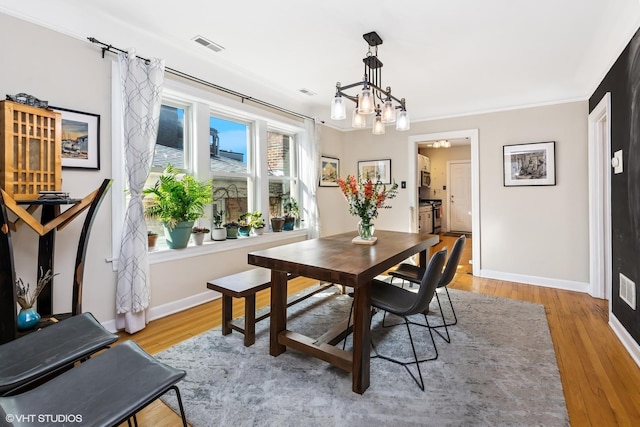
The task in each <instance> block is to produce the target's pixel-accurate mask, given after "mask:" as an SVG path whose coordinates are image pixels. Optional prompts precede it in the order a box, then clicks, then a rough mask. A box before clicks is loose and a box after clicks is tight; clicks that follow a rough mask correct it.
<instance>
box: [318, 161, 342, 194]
mask: <svg viewBox="0 0 640 427" xmlns="http://www.w3.org/2000/svg"><path fill="white" fill-rule="evenodd" d="M339 176H340V160H338V159H334V158H333V157H325V156H321V157H320V187H337V186H338V177H339Z"/></svg>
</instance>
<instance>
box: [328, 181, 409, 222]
mask: <svg viewBox="0 0 640 427" xmlns="http://www.w3.org/2000/svg"><path fill="white" fill-rule="evenodd" d="M338 186H339V187H340V190H342V194H344V197H345V199H347V202H349V213H350V214H351V215H354V216H357V217H360V219H361V220H362V222H363V223H369V222H371V220H372V219H373V218H376V217H377V216H378V209H391V206H389V205H385V202H386V201H387V200H388V199H393V198H394V197H395V196H396V194H397V193H398V184H396V183H393V185H391V186H390V187H388V188H387V186H386V185H384V184H382V183H381V182H380V181H378V182H373V181H372V180H371V179H365V180H362V179H360V180H359V179H357V178H356V177H355V176H353V175H348V176H347V178H346V179H343V178H338Z"/></svg>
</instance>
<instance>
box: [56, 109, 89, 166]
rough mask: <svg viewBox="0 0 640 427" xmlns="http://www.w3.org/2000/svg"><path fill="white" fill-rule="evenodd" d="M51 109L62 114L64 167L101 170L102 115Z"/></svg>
mask: <svg viewBox="0 0 640 427" xmlns="http://www.w3.org/2000/svg"><path fill="white" fill-rule="evenodd" d="M51 108H52V109H53V110H54V111H57V112H59V113H61V114H62V167H63V168H65V169H94V170H100V115H98V114H93V113H86V112H83V111H76V110H69V109H66V108H59V107H51Z"/></svg>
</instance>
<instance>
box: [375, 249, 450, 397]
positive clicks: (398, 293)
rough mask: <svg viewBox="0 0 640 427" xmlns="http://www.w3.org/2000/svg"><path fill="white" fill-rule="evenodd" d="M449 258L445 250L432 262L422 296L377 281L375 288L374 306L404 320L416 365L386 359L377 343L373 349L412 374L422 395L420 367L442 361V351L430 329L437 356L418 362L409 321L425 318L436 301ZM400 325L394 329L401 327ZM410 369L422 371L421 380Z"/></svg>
mask: <svg viewBox="0 0 640 427" xmlns="http://www.w3.org/2000/svg"><path fill="white" fill-rule="evenodd" d="M446 257H447V249H446V248H445V249H442V250H441V251H439V252H436V253H435V254H434V255H433V256H432V257H431V260H430V261H429V264H428V265H427V268H426V269H425V273H424V275H423V276H422V280H421V281H420V288H419V289H418V292H417V293H416V292H411V291H408V290H406V289H402V288H399V287H397V286H393V285H390V284H389V283H386V282H382V281H379V280H374V281H373V283H372V287H371V306H372V307H375V308H378V309H380V310H383V311H384V312H385V316H386V313H391V314H394V315H396V316H400V317H402V318H403V319H404V324H405V325H406V327H407V332H408V334H409V340H410V342H411V349H412V351H413V361H411V362H403V361H400V360H397V359H393V358H391V357H388V356H384V355H382V354H380V353H378V352H377V350H376V348H375V345H374V343H373V342H372V343H371V345H372V347H373V350H374V352H375V356H373V357H379V358H381V359H384V360H388V361H390V362H393V363H397V364H399V365H402V366H404V368H405V369H406V370H407V372H409V375H411V378H413V380H414V381H415V382H416V384H418V387H420V389H421V390H422V391H424V380H423V379H422V371H421V370H420V363H422V362H426V361H429V360H435V359H437V358H438V348H437V347H436V343H435V341H434V339H433V333H432V332H431V328H428V331H429V336H430V337H431V343H432V344H433V349H434V352H435V355H434V356H432V357H428V358H426V359H421V360H418V355H417V353H416V348H415V345H414V343H413V337H412V336H411V328H410V325H411V324H412V323H413V322H411V321H410V320H409V316H412V315H416V314H424V313H426V312H427V311H428V309H429V303H430V302H431V300H432V299H433V295H434V294H435V292H436V287H437V286H438V283H439V282H440V278H441V277H442V268H443V267H444V262H445V259H446ZM424 317H425V321H426V322H427V325H426V326H429V320H428V319H427V316H426V314H424ZM398 325H400V324H396V325H392V326H398ZM383 326H384V318H383ZM409 365H416V367H417V369H418V376H419V379H418V378H416V376H415V375H414V374H413V373H412V372H411V370H410V369H409V368H408V366H409Z"/></svg>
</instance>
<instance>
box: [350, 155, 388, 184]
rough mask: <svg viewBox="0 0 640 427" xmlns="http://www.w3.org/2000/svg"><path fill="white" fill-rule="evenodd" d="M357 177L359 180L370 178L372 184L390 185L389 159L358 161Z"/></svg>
mask: <svg viewBox="0 0 640 427" xmlns="http://www.w3.org/2000/svg"><path fill="white" fill-rule="evenodd" d="M358 176H359V177H360V179H368V178H371V180H372V181H374V182H376V181H380V182H381V183H382V184H391V159H382V160H364V161H359V162H358Z"/></svg>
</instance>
